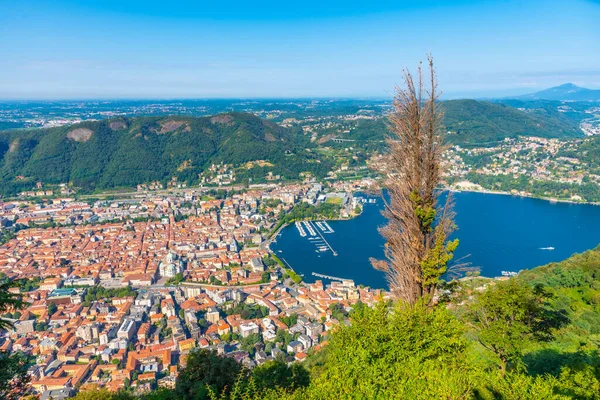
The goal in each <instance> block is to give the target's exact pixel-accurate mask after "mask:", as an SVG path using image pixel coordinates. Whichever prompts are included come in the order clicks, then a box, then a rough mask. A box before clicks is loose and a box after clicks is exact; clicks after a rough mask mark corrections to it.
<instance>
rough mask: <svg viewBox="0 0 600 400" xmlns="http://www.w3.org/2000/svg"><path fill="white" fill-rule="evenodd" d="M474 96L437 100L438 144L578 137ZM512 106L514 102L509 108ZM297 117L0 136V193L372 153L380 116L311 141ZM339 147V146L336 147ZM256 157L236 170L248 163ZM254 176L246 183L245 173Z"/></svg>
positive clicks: (556, 120)
mask: <svg viewBox="0 0 600 400" xmlns="http://www.w3.org/2000/svg"><path fill="white" fill-rule="evenodd" d="M507 102H512V103H510V106H509V105H506V104H502V103H492V102H483V101H475V100H451V101H445V102H442V103H441V106H442V108H443V109H444V112H445V117H444V124H445V126H446V129H447V130H448V132H449V133H448V136H447V140H448V141H449V142H450V143H455V144H462V145H468V144H473V145H481V144H483V145H485V144H486V143H494V142H497V141H499V140H503V139H504V138H507V137H517V136H540V137H579V136H582V132H581V130H580V129H579V126H578V124H579V122H580V120H579V119H578V118H579V117H578V116H579V115H580V114H581V113H579V112H576V111H574V112H573V115H571V114H569V113H565V112H559V111H558V110H557V105H556V104H555V103H554V102H550V103H548V102H545V103H540V104H537V105H536V106H535V107H527V106H524V105H523V104H522V103H527V102H521V101H518V100H510V101H508V100H507ZM516 107H518V108H516ZM300 125H302V124H301V123H297V124H294V125H291V126H289V127H282V126H280V125H277V124H275V123H273V122H269V121H265V120H262V119H260V118H258V117H257V116H254V115H252V114H246V113H235V112H232V113H226V114H218V115H215V116H212V117H192V116H166V117H160V116H151V117H119V118H113V119H108V120H102V121H86V122H81V123H79V124H76V125H69V126H62V127H56V128H48V129H36V130H12V131H4V132H0V193H2V194H3V195H14V194H16V193H19V192H20V191H23V190H31V189H33V188H34V187H35V184H36V182H43V183H46V184H59V183H69V184H72V185H73V186H75V187H78V188H80V189H82V190H83V191H85V192H90V191H93V190H101V189H108V188H115V187H133V186H135V185H137V184H140V183H147V182H152V181H161V182H163V183H164V182H166V181H168V180H170V179H171V178H172V177H177V179H178V180H179V181H180V182H187V183H189V184H194V183H198V174H199V173H201V172H202V171H205V170H206V168H207V167H208V166H210V165H211V164H213V163H219V162H222V163H227V164H233V165H234V166H235V167H237V175H236V176H237V177H238V178H239V179H241V180H243V181H248V180H249V179H250V178H261V177H262V178H263V179H264V176H266V174H267V173H268V172H272V173H273V174H276V175H280V176H281V177H282V178H283V179H297V178H298V177H299V174H300V173H302V172H310V173H311V174H313V175H314V176H316V177H324V176H326V175H327V173H328V172H329V171H330V170H331V169H332V167H333V165H334V164H333V160H331V159H329V158H327V157H326V156H325V155H324V154H323V152H316V151H313V150H315V149H316V148H317V147H319V146H329V145H334V142H332V141H331V139H347V140H353V141H356V144H357V145H359V146H360V147H363V148H364V150H367V151H368V150H373V149H376V150H382V149H384V148H385V143H384V138H385V136H386V134H387V127H386V123H385V117H383V116H381V117H380V118H377V119H360V120H358V121H352V122H350V123H348V126H347V128H344V130H346V129H347V131H345V132H343V133H342V132H341V128H337V129H336V128H334V129H329V130H322V131H318V130H317V137H316V139H317V140H314V141H311V140H310V136H309V135H305V134H304V132H303V131H302V128H301V126H300ZM342 146H347V144H344V143H342ZM260 160H262V161H265V162H264V163H254V164H252V165H248V166H247V168H246V167H245V166H244V164H245V163H247V162H249V161H260ZM253 181H256V179H253Z"/></svg>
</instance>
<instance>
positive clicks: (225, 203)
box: [0, 179, 387, 399]
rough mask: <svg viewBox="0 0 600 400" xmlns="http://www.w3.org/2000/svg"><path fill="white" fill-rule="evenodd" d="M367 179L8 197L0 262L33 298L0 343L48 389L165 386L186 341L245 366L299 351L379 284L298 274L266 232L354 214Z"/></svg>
mask: <svg viewBox="0 0 600 400" xmlns="http://www.w3.org/2000/svg"><path fill="white" fill-rule="evenodd" d="M373 184H374V181H372V180H368V179H363V180H359V181H351V182H350V181H346V182H335V183H331V184H329V185H328V186H327V187H325V186H323V185H321V184H318V183H303V184H295V185H275V184H271V185H264V186H263V187H261V188H253V189H246V190H241V191H232V192H230V193H229V194H228V195H226V196H225V195H223V194H222V193H220V192H217V193H216V194H215V193H213V194H212V196H211V195H210V194H207V191H206V189H188V190H186V191H182V192H178V193H176V194H169V195H158V194H148V193H146V194H139V195H137V197H133V198H130V199H123V200H111V201H96V202H94V203H93V204H88V203H85V202H80V201H76V200H74V199H67V198H62V199H61V198H58V199H54V200H49V201H47V202H46V203H45V204H41V203H39V204H35V203H32V202H27V201H15V202H6V203H2V204H1V207H0V213H1V215H0V218H1V221H2V225H3V226H4V228H3V229H4V235H5V240H7V241H6V243H4V244H3V245H2V246H1V247H0V274H1V275H2V277H3V278H4V279H11V280H20V281H19V282H20V285H19V287H14V288H11V289H10V290H11V291H13V292H19V293H21V294H22V295H23V297H24V300H25V301H27V302H28V306H27V307H26V308H24V309H22V310H13V312H9V313H7V314H4V315H3V316H2V317H3V318H5V319H10V320H11V321H12V322H14V327H13V328H12V329H10V330H9V331H4V332H2V333H1V334H0V348H1V349H2V350H4V351H10V352H23V353H25V354H28V355H30V356H32V360H33V361H32V364H31V366H30V367H29V374H30V376H31V385H32V387H33V389H34V390H35V392H37V393H39V394H41V398H42V399H49V398H52V399H60V398H66V397H69V396H71V395H73V394H74V393H75V392H76V390H78V389H80V388H84V387H86V386H88V385H94V386H97V387H106V388H107V389H109V390H113V391H116V390H119V389H122V388H126V387H131V388H133V389H134V390H136V391H138V392H143V391H147V390H151V389H154V388H156V387H157V386H161V387H173V386H174V384H175V380H176V377H177V374H178V371H179V370H180V369H181V368H182V367H183V366H185V362H186V356H187V354H188V353H189V352H190V351H191V350H192V349H194V348H207V349H213V350H216V351H217V352H218V353H219V354H221V355H223V356H227V357H232V358H234V359H236V360H237V361H239V362H241V363H242V364H243V365H245V366H247V367H249V368H252V367H253V366H256V365H258V364H261V363H264V362H265V361H267V360H271V359H275V358H278V359H281V358H283V359H285V360H287V361H288V362H293V361H295V360H297V361H302V360H304V359H305V358H306V357H307V354H310V353H311V352H314V351H318V350H319V349H320V348H321V347H322V346H324V345H326V342H327V334H328V332H329V331H330V330H331V329H333V328H334V327H335V326H336V325H338V324H347V323H348V320H347V316H348V313H349V311H350V310H351V307H352V306H353V304H355V303H356V302H357V301H361V302H363V303H366V304H373V303H374V302H377V301H378V300H379V298H381V296H384V297H386V296H387V293H385V292H384V291H381V290H373V289H370V288H362V287H357V286H356V285H355V284H354V282H352V281H349V280H341V281H333V280H332V281H331V282H330V283H329V284H325V283H323V281H321V280H317V281H316V282H315V283H313V284H307V283H304V282H302V281H301V277H299V276H298V275H297V274H296V273H295V272H294V271H292V270H291V269H289V268H287V267H286V266H285V265H284V264H283V263H282V262H281V261H280V260H279V259H278V258H277V257H276V256H275V255H274V254H272V253H271V252H270V250H269V243H270V241H271V240H273V239H272V238H276V236H277V233H278V231H279V229H281V227H282V226H284V225H285V224H287V223H294V222H295V221H296V220H300V219H304V220H307V219H316V218H317V217H319V219H323V214H322V213H327V218H332V219H333V218H349V217H351V216H353V215H355V214H356V213H359V212H360V209H361V208H360V200H361V199H360V198H358V197H354V196H353V193H355V192H357V191H361V190H365V189H368V188H369V187H370V186H372V185H373ZM10 225H13V228H12V229H13V231H12V232H10V233H8V230H10V229H11V228H8V226H10ZM15 226H28V227H27V228H26V229H20V230H17V229H14V227H15ZM306 226H314V227H315V229H327V225H326V223H324V222H321V223H318V222H314V224H310V225H306ZM305 235H306V233H305ZM309 235H310V233H309Z"/></svg>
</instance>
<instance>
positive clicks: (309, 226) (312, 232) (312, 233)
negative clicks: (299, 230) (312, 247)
mask: <svg viewBox="0 0 600 400" xmlns="http://www.w3.org/2000/svg"><path fill="white" fill-rule="evenodd" d="M304 226H305V227H306V229H308V233H310V236H315V230H314V228H313V226H312V224H311V222H310V221H304Z"/></svg>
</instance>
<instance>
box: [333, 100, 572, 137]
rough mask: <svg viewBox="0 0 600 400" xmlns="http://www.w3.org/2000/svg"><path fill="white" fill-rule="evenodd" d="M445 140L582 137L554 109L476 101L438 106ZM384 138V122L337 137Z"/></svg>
mask: <svg viewBox="0 0 600 400" xmlns="http://www.w3.org/2000/svg"><path fill="white" fill-rule="evenodd" d="M441 106H442V109H443V111H444V125H445V127H446V130H447V131H448V132H449V133H448V136H447V140H448V141H449V142H450V143H453V144H461V145H469V144H478V145H481V144H486V143H493V142H497V141H499V140H503V139H505V138H514V137H518V136H538V137H546V138H570V137H582V136H583V133H582V132H581V130H580V129H579V127H578V121H576V120H575V119H573V118H569V117H567V116H565V115H563V114H562V113H560V112H558V111H556V107H554V108H551V107H546V108H536V109H527V110H520V109H517V108H514V107H510V106H508V105H505V104H499V103H491V102H487V101H477V100H449V101H444V102H442V103H441ZM386 135H387V128H386V124H385V119H384V118H380V119H376V120H362V121H359V122H358V123H357V124H356V126H355V127H354V128H353V129H352V130H351V131H350V132H349V133H348V134H345V135H338V137H339V138H343V139H350V140H356V141H357V142H358V143H362V144H364V145H368V146H371V147H373V146H376V143H377V142H381V141H383V139H384V137H385V136H386Z"/></svg>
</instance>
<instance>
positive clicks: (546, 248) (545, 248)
mask: <svg viewBox="0 0 600 400" xmlns="http://www.w3.org/2000/svg"><path fill="white" fill-rule="evenodd" d="M540 250H554V247H552V246H550V247H540Z"/></svg>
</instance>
